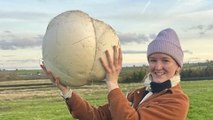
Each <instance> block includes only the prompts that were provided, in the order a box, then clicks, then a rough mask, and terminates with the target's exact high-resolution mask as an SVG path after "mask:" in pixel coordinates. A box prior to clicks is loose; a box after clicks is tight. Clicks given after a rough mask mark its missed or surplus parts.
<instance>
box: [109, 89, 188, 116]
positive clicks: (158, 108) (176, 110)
mask: <svg viewBox="0 0 213 120" xmlns="http://www.w3.org/2000/svg"><path fill="white" fill-rule="evenodd" d="M180 95H181V96H180ZM175 97H177V98H178V99H176V98H175ZM155 100H156V101H155ZM108 101H109V106H110V112H111V116H112V119H113V120H185V119H186V114H187V112H188V98H187V97H186V96H184V95H183V94H177V95H171V94H168V96H167V94H165V96H164V95H163V96H160V97H159V98H157V99H151V98H150V99H149V102H144V103H142V104H141V105H139V106H138V108H136V109H134V108H132V107H131V106H130V105H129V102H128V100H127V99H126V98H125V96H124V95H123V93H122V91H121V90H120V89H119V88H117V89H114V90H112V91H111V92H110V93H109V95H108Z"/></svg>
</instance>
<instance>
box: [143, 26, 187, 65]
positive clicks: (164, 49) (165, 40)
mask: <svg viewBox="0 0 213 120" xmlns="http://www.w3.org/2000/svg"><path fill="white" fill-rule="evenodd" d="M157 52H159V53H165V54H167V55H169V56H171V57H172V58H173V59H174V60H175V61H176V62H177V63H178V65H179V66H180V67H182V66H183V56H184V55H183V50H182V49H181V46H180V41H179V39H178V36H177V34H176V32H175V31H174V30H173V29H171V28H167V29H165V30H162V31H161V32H160V33H159V34H158V35H157V37H156V38H155V39H154V40H153V41H152V42H151V43H150V44H149V45H148V50H147V58H148V57H149V56H150V55H151V54H153V53H157Z"/></svg>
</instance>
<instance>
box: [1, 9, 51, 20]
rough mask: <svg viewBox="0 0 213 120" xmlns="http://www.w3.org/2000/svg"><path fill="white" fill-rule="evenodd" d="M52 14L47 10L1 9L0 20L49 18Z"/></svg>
mask: <svg viewBox="0 0 213 120" xmlns="http://www.w3.org/2000/svg"><path fill="white" fill-rule="evenodd" d="M51 16H52V15H51V14H49V13H45V12H33V11H0V20H2V19H6V20H24V21H26V20H29V21H32V20H36V21H41V20H44V21H46V20H48V19H49V18H50V17H51Z"/></svg>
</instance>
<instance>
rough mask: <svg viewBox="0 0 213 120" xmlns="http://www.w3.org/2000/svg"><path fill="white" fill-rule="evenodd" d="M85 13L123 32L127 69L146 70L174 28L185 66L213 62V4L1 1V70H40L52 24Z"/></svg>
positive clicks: (208, 0) (192, 0)
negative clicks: (152, 49)
mask: <svg viewBox="0 0 213 120" xmlns="http://www.w3.org/2000/svg"><path fill="white" fill-rule="evenodd" d="M68 10H81V11H84V12H86V13H88V14H89V15H90V16H91V17H93V18H96V19H99V20H101V21H104V22H105V23H107V24H109V25H111V26H112V27H113V28H114V29H115V31H116V32H117V34H118V36H119V38H120V42H121V47H122V50H123V53H124V54H123V56H124V61H123V63H124V65H140V64H146V63H147V61H146V49H147V44H148V43H149V42H150V41H151V40H153V39H154V37H155V36H156V34H158V32H159V31H161V30H162V29H165V28H173V29H174V30H175V31H176V32H177V34H178V36H179V38H180V41H181V45H182V48H183V50H184V53H185V57H184V62H201V61H205V60H213V0H87V1H85V0H0V69H22V68H23V69H29V68H39V63H40V60H41V59H42V54H41V44H42V39H43V36H44V34H45V31H46V27H47V25H48V23H49V22H50V20H51V19H52V18H53V17H55V16H57V15H58V14H60V13H62V12H65V11H68Z"/></svg>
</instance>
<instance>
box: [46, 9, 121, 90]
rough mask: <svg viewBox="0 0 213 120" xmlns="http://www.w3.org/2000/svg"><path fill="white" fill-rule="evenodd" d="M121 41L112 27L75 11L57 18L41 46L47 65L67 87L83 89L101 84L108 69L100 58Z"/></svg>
mask: <svg viewBox="0 0 213 120" xmlns="http://www.w3.org/2000/svg"><path fill="white" fill-rule="evenodd" d="M114 45H116V46H119V39H118V36H117V35H116V33H115V31H114V30H113V28H112V27H110V26H109V25H107V24H105V23H104V22H102V21H99V20H97V19H93V18H92V17H90V16H89V15H88V14H86V13H84V12H82V11H79V10H75V11H67V12H64V13H61V14H59V15H58V16H56V17H54V18H53V19H52V20H51V21H50V23H49V25H48V27H47V30H46V33H45V35H44V38H43V43H42V56H43V62H44V65H45V66H46V67H47V69H48V70H51V71H52V72H53V74H54V75H55V76H59V77H60V79H61V82H62V83H63V84H65V85H68V86H82V85H85V84H88V83H90V82H91V81H101V80H103V79H104V77H105V70H104V68H103V66H102V65H101V63H100V60H99V58H100V57H103V58H104V59H105V60H106V57H105V51H106V50H109V52H110V54H111V55H112V54H113V46H114Z"/></svg>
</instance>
